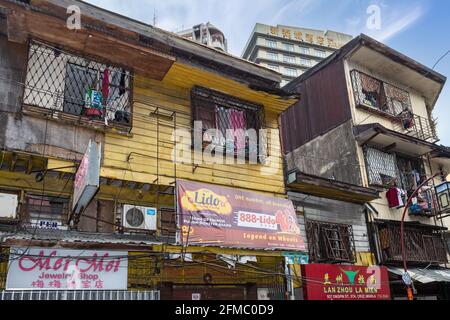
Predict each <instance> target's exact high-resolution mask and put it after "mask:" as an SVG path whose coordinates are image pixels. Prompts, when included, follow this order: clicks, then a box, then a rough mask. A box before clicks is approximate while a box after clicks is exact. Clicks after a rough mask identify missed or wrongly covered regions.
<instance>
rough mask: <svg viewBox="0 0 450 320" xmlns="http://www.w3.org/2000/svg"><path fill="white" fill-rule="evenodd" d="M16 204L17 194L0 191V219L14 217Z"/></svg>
mask: <svg viewBox="0 0 450 320" xmlns="http://www.w3.org/2000/svg"><path fill="white" fill-rule="evenodd" d="M18 204H19V201H18V197H17V195H15V194H10V193H0V219H16V218H17V206H18Z"/></svg>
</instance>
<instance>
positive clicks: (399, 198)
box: [386, 187, 406, 209]
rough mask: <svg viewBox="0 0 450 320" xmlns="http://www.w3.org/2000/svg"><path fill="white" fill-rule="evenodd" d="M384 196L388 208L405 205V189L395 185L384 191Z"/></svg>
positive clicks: (398, 207) (397, 207)
mask: <svg viewBox="0 0 450 320" xmlns="http://www.w3.org/2000/svg"><path fill="white" fill-rule="evenodd" d="M386 197H387V200H388V204H389V208H391V209H400V208H403V207H405V202H406V200H405V198H406V191H404V190H402V189H400V188H397V187H394V188H390V189H389V190H388V192H387V193H386Z"/></svg>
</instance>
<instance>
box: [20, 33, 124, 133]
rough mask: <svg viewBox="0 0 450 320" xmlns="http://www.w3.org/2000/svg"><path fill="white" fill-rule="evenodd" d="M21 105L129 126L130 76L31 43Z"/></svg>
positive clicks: (90, 61)
mask: <svg viewBox="0 0 450 320" xmlns="http://www.w3.org/2000/svg"><path fill="white" fill-rule="evenodd" d="M23 103H24V105H25V106H31V107H38V108H42V109H43V110H45V111H47V112H52V113H54V114H55V112H59V113H61V112H62V113H64V114H67V115H71V116H76V117H80V116H81V117H86V118H89V119H92V120H101V121H105V122H106V123H107V124H114V123H117V124H122V125H130V120H131V73H130V71H127V70H125V69H122V68H120V67H115V66H112V65H109V64H107V63H100V62H96V61H94V60H91V59H88V58H86V57H81V56H78V55H76V54H73V53H69V52H66V51H63V50H61V49H59V48H56V47H52V46H50V45H48V44H45V43H42V42H38V41H32V42H31V43H30V49H29V56H28V66H27V75H26V81H25V91H24V97H23Z"/></svg>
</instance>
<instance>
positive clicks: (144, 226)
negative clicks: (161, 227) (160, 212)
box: [122, 205, 157, 231]
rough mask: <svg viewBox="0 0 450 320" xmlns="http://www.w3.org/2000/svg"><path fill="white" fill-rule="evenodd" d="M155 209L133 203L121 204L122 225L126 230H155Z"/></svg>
mask: <svg viewBox="0 0 450 320" xmlns="http://www.w3.org/2000/svg"><path fill="white" fill-rule="evenodd" d="M156 223H157V209H156V208H147V207H139V206H133V205H124V206H123V215H122V226H123V227H124V228H125V229H128V230H149V231H156Z"/></svg>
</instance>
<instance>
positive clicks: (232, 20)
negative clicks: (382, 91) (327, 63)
mask: <svg viewBox="0 0 450 320" xmlns="http://www.w3.org/2000/svg"><path fill="white" fill-rule="evenodd" d="M87 2H90V3H92V4H95V5H98V6H100V7H102V8H105V9H108V10H111V11H114V12H117V13H120V14H123V15H126V16H128V17H131V18H133V19H136V20H139V21H142V22H145V23H148V24H153V21H154V18H155V17H156V26H157V27H159V28H162V29H165V30H168V31H174V32H175V31H180V30H182V29H184V28H189V27H191V26H193V25H195V24H199V23H202V22H208V21H209V22H211V23H212V24H214V25H215V26H217V27H218V28H219V29H221V30H222V31H223V32H224V33H225V36H226V37H227V38H228V49H229V51H230V53H232V54H235V55H237V56H240V55H241V53H242V50H243V48H244V46H245V44H246V42H247V40H248V38H249V36H250V34H251V32H252V30H253V28H254V26H255V23H257V22H259V23H265V24H270V25H277V24H282V25H289V26H299V27H306V28H312V29H321V30H334V31H339V32H344V33H348V34H351V35H353V36H356V35H358V34H360V33H365V34H367V35H369V36H372V37H374V38H375V39H377V40H379V41H382V42H384V43H385V44H386V45H388V46H390V47H392V48H394V49H396V50H398V51H400V52H402V53H404V54H406V55H407V56H409V57H411V58H413V59H415V60H417V61H419V62H420V63H422V64H424V65H426V66H428V67H433V66H434V64H435V63H436V62H437V61H438V60H439V58H440V57H442V56H443V55H444V54H445V53H446V52H448V51H449V50H450V36H449V33H450V17H449V14H450V1H447V0H87ZM435 70H436V71H437V72H439V73H441V74H443V75H445V76H447V77H449V78H450V53H449V54H448V55H447V56H446V57H445V58H444V59H442V60H441V61H440V62H439V64H438V65H437V66H436V68H435ZM433 114H434V116H435V117H436V118H437V119H438V135H439V137H440V139H441V141H440V142H439V143H440V144H443V145H446V146H450V80H449V83H447V84H446V86H445V88H444V90H443V92H442V94H441V97H440V99H439V101H438V103H437V105H436V107H435V109H434V113H433Z"/></svg>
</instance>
